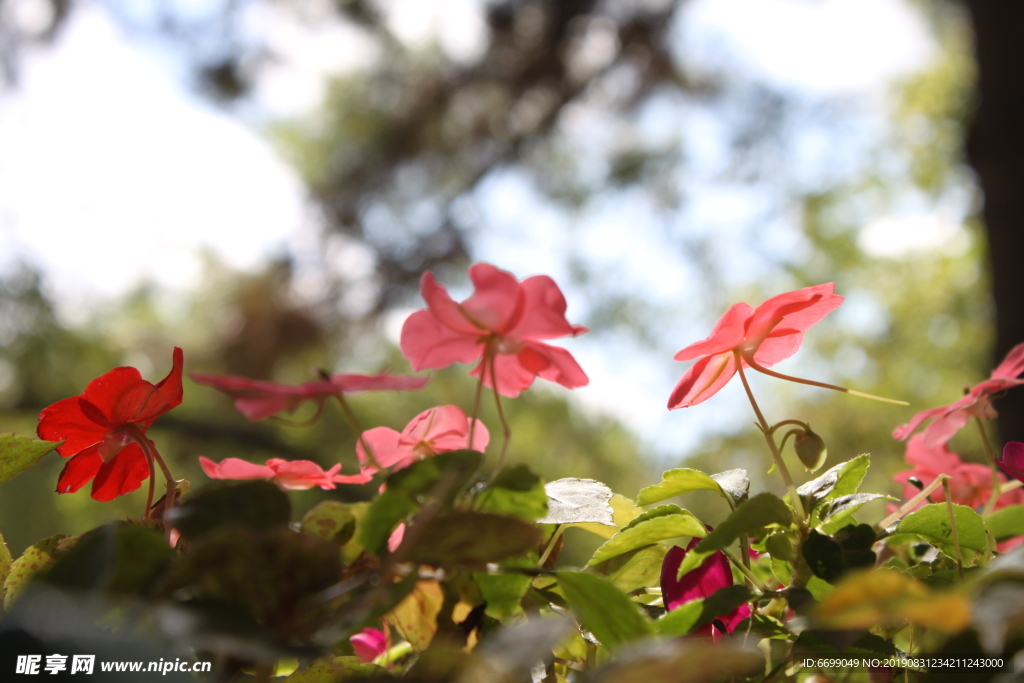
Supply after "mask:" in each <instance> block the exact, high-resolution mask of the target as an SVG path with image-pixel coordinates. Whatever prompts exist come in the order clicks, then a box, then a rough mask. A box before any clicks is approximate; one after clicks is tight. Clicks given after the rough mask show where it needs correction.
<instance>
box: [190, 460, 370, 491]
mask: <svg viewBox="0 0 1024 683" xmlns="http://www.w3.org/2000/svg"><path fill="white" fill-rule="evenodd" d="M199 464H200V465H202V467H203V471H204V472H206V475H207V476H208V477H210V478H212V479H269V480H270V481H272V482H274V483H275V484H277V485H278V486H280V487H281V488H282V489H286V490H295V491H302V490H305V489H311V488H313V487H314V486H319V487H320V488H322V489H333V488H335V486H334V485H335V484H365V483H366V482H368V481H370V479H371V477H370V476H369V475H366V474H353V475H350V476H342V475H340V474H338V472H339V471H340V470H341V465H335V466H334V467H332V468H331V469H329V470H327V471H326V472H325V471H324V470H323V468H321V467H320V465H317V464H316V463H315V462H312V461H310V460H282V459H281V458H271V459H270V460H268V461H267V464H266V465H257V464H255V463H252V462H249V461H247V460H242V459H240V458H225V459H224V460H221V461H220V463H219V464H218V463H215V462H214V461H212V460H210V459H209V458H204V457H202V456H200V457H199Z"/></svg>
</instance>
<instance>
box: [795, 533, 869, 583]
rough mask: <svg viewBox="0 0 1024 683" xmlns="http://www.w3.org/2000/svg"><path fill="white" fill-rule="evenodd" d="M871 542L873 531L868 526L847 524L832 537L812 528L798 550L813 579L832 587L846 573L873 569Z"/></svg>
mask: <svg viewBox="0 0 1024 683" xmlns="http://www.w3.org/2000/svg"><path fill="white" fill-rule="evenodd" d="M874 542H875V531H874V529H872V528H871V527H870V526H868V525H867V524H857V525H854V524H849V525H847V526H845V527H843V528H842V529H840V530H839V531H837V532H836V534H835V536H834V537H829V536H826V535H825V534H821V533H818V531H817V530H815V529H811V532H810V534H809V535H808V536H807V538H806V540H804V542H803V545H802V546H801V547H800V551H801V553H802V554H803V557H804V560H806V561H807V564H808V566H809V567H810V568H811V572H813V573H814V575H815V576H817V577H819V578H821V579H823V580H825V581H827V582H828V583H832V584H834V583H836V581H838V580H839V579H840V578H841V577H842V576H843V574H845V573H846V572H847V571H849V570H852V569H865V568H868V567H873V566H875V561H876V560H877V557H876V556H875V552H874V551H873V550H872V549H871V546H872V545H873V544H874Z"/></svg>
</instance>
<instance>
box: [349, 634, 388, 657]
mask: <svg viewBox="0 0 1024 683" xmlns="http://www.w3.org/2000/svg"><path fill="white" fill-rule="evenodd" d="M349 641H350V642H351V643H352V647H353V649H355V651H356V656H357V657H359V661H360V662H362V663H363V664H367V663H369V662H372V661H373V660H375V659H377V657H380V656H381V655H382V654H384V653H385V652H386V651H387V649H388V638H387V636H386V635H384V632H383V631H378V630H377V629H375V628H364V629H363V630H362V631H360V632H359V633H357V634H355V635H354V636H349Z"/></svg>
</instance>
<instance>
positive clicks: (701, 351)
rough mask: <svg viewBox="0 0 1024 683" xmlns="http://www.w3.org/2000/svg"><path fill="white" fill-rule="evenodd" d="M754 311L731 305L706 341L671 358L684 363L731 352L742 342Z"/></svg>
mask: <svg viewBox="0 0 1024 683" xmlns="http://www.w3.org/2000/svg"><path fill="white" fill-rule="evenodd" d="M753 312H754V309H753V308H751V307H750V305H749V304H744V303H739V304H733V305H732V306H730V307H729V310H728V311H726V312H725V314H724V315H723V316H722V317H721V318H719V319H718V322H716V323H715V326H714V327H713V328H712V329H711V334H709V335H708V338H707V339H702V340H701V341H699V342H694V343H693V344H690V345H689V346H687V347H686V348H685V349H683V350H682V351H680V352H679V353H677V354H676V355H674V356H673V358H674V359H675V360H680V361H685V360H693V359H694V358H700V357H701V356H707V355H710V354H714V353H722V352H723V351H731V350H732V349H734V348H736V347H737V346H739V345H740V343H741V342H742V341H743V334H744V331H745V329H746V323H747V321H748V320H749V319H750V316H751V315H753Z"/></svg>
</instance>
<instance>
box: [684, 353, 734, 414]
mask: <svg viewBox="0 0 1024 683" xmlns="http://www.w3.org/2000/svg"><path fill="white" fill-rule="evenodd" d="M735 374H736V356H735V355H734V354H733V353H732V351H727V352H725V353H719V354H715V355H713V356H705V357H704V358H701V359H700V360H699V361H697V362H696V363H694V364H693V365H691V366H690V369H689V370H687V371H686V374H685V375H683V378H682V379H681V380H679V384H677V385H676V388H675V389H673V390H672V395H671V396H669V398H668V409H669V410H675V409H676V408H688V407H690V406H695V405H697V404H698V403H701V402H703V401H706V400H708V399H709V398H711V397H712V396H714V395H715V394H717V393H718V391H719V390H720V389H721V388H722V387H724V386H725V385H726V384H728V382H729V380H730V379H732V376H733V375H735Z"/></svg>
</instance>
